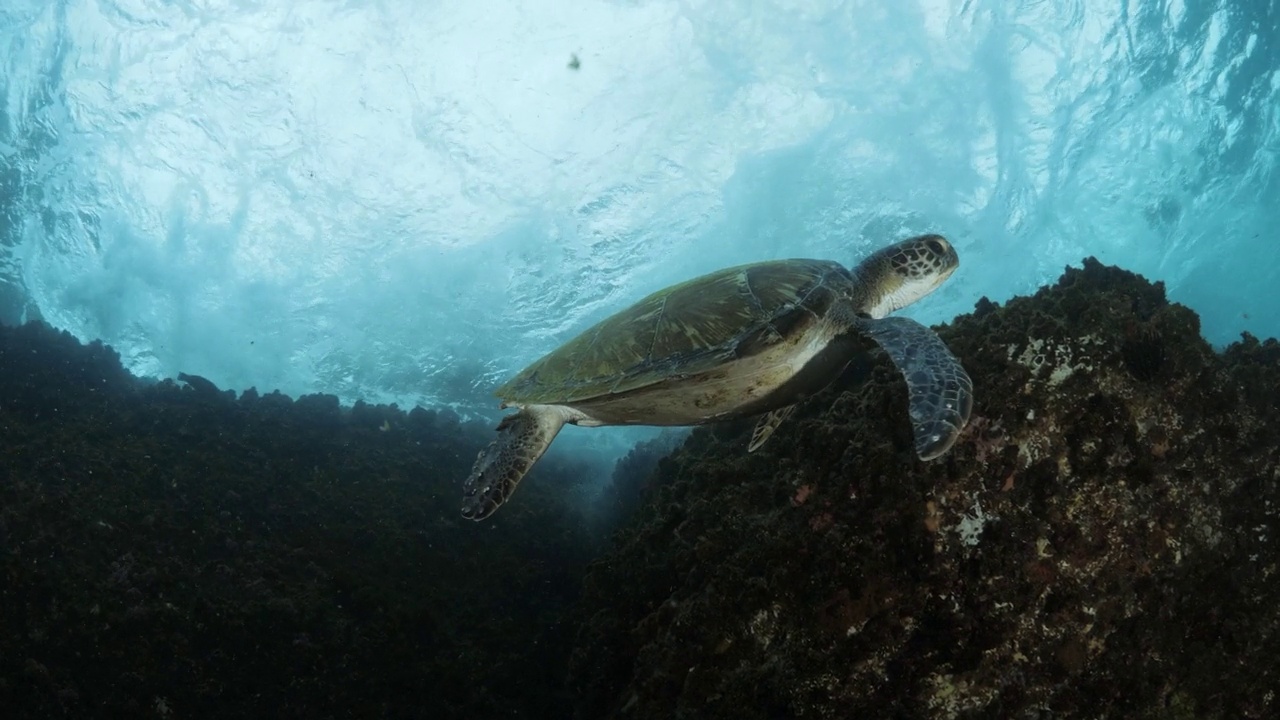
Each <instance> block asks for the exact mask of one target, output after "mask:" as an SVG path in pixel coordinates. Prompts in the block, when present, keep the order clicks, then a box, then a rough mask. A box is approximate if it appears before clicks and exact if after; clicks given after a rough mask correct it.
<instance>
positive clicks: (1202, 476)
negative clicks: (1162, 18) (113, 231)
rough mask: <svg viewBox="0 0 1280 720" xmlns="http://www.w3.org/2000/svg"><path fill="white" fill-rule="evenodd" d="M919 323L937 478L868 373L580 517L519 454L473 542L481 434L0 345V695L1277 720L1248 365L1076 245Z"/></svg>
mask: <svg viewBox="0 0 1280 720" xmlns="http://www.w3.org/2000/svg"><path fill="white" fill-rule="evenodd" d="M940 332H941V334H942V335H943V337H944V338H945V339H946V340H947V342H948V343H949V344H950V345H951V347H952V348H953V349H954V350H955V351H956V353H957V355H959V356H960V357H961V359H962V360H963V361H964V362H965V365H966V366H967V368H968V369H969V371H970V373H971V374H972V376H973V380H974V384H975V390H976V393H977V404H976V406H975V416H974V418H973V420H972V422H971V425H970V427H969V428H968V430H967V431H966V433H965V435H964V436H963V437H962V438H961V440H960V442H958V443H957V444H956V446H955V448H954V449H953V450H952V452H951V453H950V454H948V455H947V456H945V457H944V458H943V459H941V460H939V461H936V462H932V463H921V462H919V461H917V460H916V459H915V457H914V455H913V453H912V450H911V436H910V432H911V431H910V428H909V425H908V422H907V418H906V389H905V387H904V386H903V383H902V381H901V378H900V376H899V375H898V373H897V371H896V369H895V368H894V367H893V366H892V365H891V364H890V363H889V361H888V360H887V359H885V358H883V357H882V356H880V355H879V354H878V353H876V352H868V354H867V355H866V356H865V357H861V358H859V359H858V360H857V361H855V362H854V363H853V364H852V365H851V366H850V368H849V369H848V371H847V372H846V373H845V375H844V376H843V377H842V378H841V379H840V381H839V382H837V383H836V384H835V385H834V386H832V387H831V388H829V389H828V390H826V391H824V392H823V393H822V394H820V395H819V396H817V397H815V398H813V399H811V400H810V401H808V402H806V403H805V404H803V405H802V406H801V407H800V409H799V410H797V412H796V413H795V415H793V416H792V417H791V419H789V420H788V421H787V423H785V424H784V425H783V426H781V427H780V428H779V430H778V432H777V433H776V434H775V435H774V437H773V438H772V439H771V440H770V441H769V443H768V444H766V445H765V446H764V447H763V448H762V449H761V450H759V451H757V452H755V453H750V454H749V453H747V452H746V451H745V450H746V444H747V439H748V437H749V435H750V430H751V426H752V422H751V421H749V420H746V421H741V422H736V423H727V424H722V425H717V426H710V427H706V428H701V429H698V430H696V431H694V432H693V433H692V434H691V435H690V436H689V437H688V440H686V441H684V443H683V444H682V445H681V446H680V447H679V448H678V449H677V450H676V451H675V452H674V453H672V454H670V455H669V456H668V455H667V453H668V451H669V449H670V448H671V447H672V446H673V445H674V442H673V439H672V438H671V437H667V438H659V439H658V440H655V441H652V442H651V443H648V444H644V445H641V446H638V447H637V448H636V449H635V451H634V452H633V453H632V454H631V455H629V456H628V457H627V458H624V459H623V460H621V461H619V462H618V464H617V467H616V468H615V471H614V475H613V481H612V484H610V485H609V486H607V487H605V488H604V489H603V491H602V492H600V493H599V498H600V499H599V502H598V504H597V506H596V507H595V508H594V509H593V510H592V511H590V512H584V511H583V509H582V508H581V507H580V506H576V505H574V502H575V501H574V500H573V498H581V497H586V496H588V495H589V494H590V493H589V492H588V490H589V489H591V488H588V486H587V485H586V484H585V480H586V478H587V477H589V476H590V474H591V473H590V472H589V471H588V470H587V469H585V467H584V466H582V465H578V464H575V463H574V461H572V460H568V459H564V458H561V459H556V458H554V457H551V456H549V457H548V458H546V459H544V460H543V462H541V463H539V464H538V466H537V467H536V468H535V469H534V472H533V473H532V474H531V477H530V480H528V481H526V483H525V484H524V485H523V486H522V488H521V490H520V496H519V502H515V503H512V504H511V506H510V507H507V508H504V509H503V512H502V513H500V514H499V515H497V516H495V517H494V518H492V519H490V520H489V521H488V522H486V523H481V524H476V523H471V522H467V521H464V520H463V519H462V518H461V517H460V516H459V512H458V500H459V496H458V493H459V485H460V479H461V478H462V477H464V476H465V475H466V472H467V470H468V469H469V467H470V464H471V461H472V459H473V458H474V457H475V454H476V452H477V451H478V450H479V449H480V447H481V446H483V444H484V443H486V442H488V441H489V439H490V438H491V437H492V431H491V429H490V428H488V427H483V426H480V425H478V424H475V423H464V422H461V421H459V419H458V418H456V417H454V416H452V415H450V414H449V413H445V412H441V413H436V412H427V411H424V410H421V409H415V410H414V411H412V412H409V413H405V412H403V411H401V410H399V409H398V408H396V407H394V406H391V407H384V406H370V405H366V404H363V403H357V404H356V405H355V406H354V407H350V408H345V407H342V406H340V405H339V403H338V401H337V399H336V398H334V397H332V396H322V395H313V396H307V397H303V398H299V399H298V400H296V401H295V400H293V399H291V398H288V397H285V396H283V395H280V394H279V393H270V394H265V395H263V394H259V393H258V392H257V391H255V390H248V391H246V392H244V393H241V394H239V395H237V394H236V393H234V392H231V391H226V390H220V389H218V388H217V387H215V386H213V385H212V383H209V382H208V381H207V380H205V379H203V378H199V377H198V376H183V377H182V381H181V382H172V381H165V382H161V383H155V384H145V383H141V382H139V381H137V380H136V379H134V378H132V377H131V376H129V375H128V373H126V372H125V371H123V370H122V369H121V367H120V364H119V360H118V358H117V356H116V355H115V353H114V352H113V351H111V350H110V349H109V348H106V347H103V346H101V345H99V344H92V345H89V346H82V345H80V344H79V343H77V342H76V341H75V340H74V339H72V338H71V337H70V336H68V335H66V334H65V333H58V332H55V331H52V330H50V329H49V328H48V327H46V326H44V325H42V324H38V323H36V324H31V325H26V326H23V327H20V328H3V327H0V711H2V712H3V716H4V717H6V718H8V717H15V718H17V717H40V718H48V717H91V716H93V717H96V716H109V717H201V716H209V717H280V718H288V717H298V718H302V717H305V718H320V717H431V718H449V717H468V718H487V717H510V718H557V719H562V718H565V717H570V716H573V715H575V714H576V716H577V717H579V718H583V719H584V720H587V719H590V720H597V719H599V718H618V719H619V720H631V719H633V718H635V719H643V718H655V719H656V718H662V719H663V720H668V719H670V718H733V719H734V720H751V719H753V718H761V719H764V718H847V717H860V718H881V717H883V718H890V717H892V718H902V717H911V718H989V717H1009V718H1029V717H1035V718H1042V717H1077V716H1082V717H1133V718H1157V717H1158V718H1193V717H1194V718H1264V717H1272V716H1274V715H1276V714H1277V710H1278V709H1280V700H1278V699H1277V697H1276V693H1277V690H1276V688H1280V665H1277V663H1276V662H1275V658H1276V657H1280V572H1278V566H1280V545H1278V544H1277V538H1278V533H1280V390H1278V388H1280V344H1277V343H1276V342H1275V341H1274V340H1267V341H1265V342H1261V341H1259V340H1257V339H1255V338H1252V337H1249V336H1245V337H1244V338H1243V339H1242V341H1241V342H1239V343H1236V344H1234V345H1232V346H1230V347H1228V348H1226V349H1225V350H1224V351H1223V352H1221V353H1216V352H1214V351H1213V349H1211V348H1210V347H1209V346H1207V345H1206V344H1205V343H1204V341H1203V340H1202V339H1201V337H1200V334H1199V328H1198V320H1197V318H1196V316H1195V314H1194V313H1192V312H1191V311H1189V310H1188V309H1186V308H1184V307H1181V306H1179V305H1177V304H1172V303H1169V302H1168V301H1167V300H1166V299H1165V296H1164V291H1163V288H1162V287H1161V286H1160V285H1159V284H1154V285H1153V284H1151V283H1148V282H1146V281H1145V280H1143V279H1142V278H1140V277H1138V276H1136V275H1132V274H1130V273H1127V272H1124V271H1122V270H1118V269H1115V268H1109V267H1106V266H1103V265H1101V264H1099V263H1098V262H1096V261H1093V260H1090V261H1086V263H1085V264H1084V267H1083V269H1072V270H1068V271H1067V272H1066V274H1065V275H1064V276H1063V278H1062V279H1061V281H1059V282H1058V283H1057V284H1056V285H1055V286H1053V287H1049V288H1045V289H1043V290H1041V291H1040V292H1039V293H1037V294H1036V295H1035V296H1034V297H1029V298H1017V299H1014V300H1012V301H1010V302H1009V303H1008V304H1007V305H1005V306H1003V307H1001V306H998V305H996V304H994V303H991V302H988V301H986V300H983V301H981V302H979V303H978V306H977V308H976V310H975V312H973V313H972V314H970V315H965V316H962V317H959V318H957V319H956V320H955V321H954V322H953V323H952V324H951V325H949V326H946V327H943V328H941V329H940ZM868 350H869V351H870V350H871V348H870V344H869V343H868ZM602 530H606V531H607V530H612V531H613V534H612V537H611V539H610V541H609V543H608V544H602V543H601V542H600V541H599V533H600V532H601V531H602ZM593 560H594V562H593ZM566 678H567V684H566V682H565V680H566Z"/></svg>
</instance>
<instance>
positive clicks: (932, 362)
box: [857, 317, 973, 460]
mask: <svg viewBox="0 0 1280 720" xmlns="http://www.w3.org/2000/svg"><path fill="white" fill-rule="evenodd" d="M857 327H858V328H859V329H860V330H862V331H863V332H865V333H866V334H867V335H870V336H871V337H872V338H873V339H874V340H875V341H876V342H877V343H879V344H880V347H882V348H884V351H885V352H887V353H889V357H891V358H893V362H894V363H895V364H897V366H898V369H899V370H901V371H902V375H903V377H905V378H906V379H907V391H908V393H909V395H910V398H911V401H910V402H911V407H910V414H911V426H912V429H913V430H914V431H915V445H916V454H917V455H919V456H920V459H921V460H933V459H934V458H936V457H940V456H941V455H942V454H943V453H945V452H946V451H947V450H950V449H951V445H952V443H954V442H955V441H956V438H957V437H959V435H960V431H961V430H963V429H964V426H965V423H967V422H969V411H970V410H972V409H973V382H972V381H971V380H969V375H968V373H966V372H965V371H964V367H963V366H962V365H961V364H960V361H959V360H957V359H956V356H955V355H952V354H951V351H950V350H948V349H947V346H946V345H945V344H944V343H943V342H942V338H940V337H938V336H937V335H936V334H934V332H933V331H932V330H930V329H929V328H927V327H925V326H923V325H921V324H920V323H918V322H916V321H914V320H911V319H910V318H905V317H886V318H881V319H879V320H870V319H860V320H859V321H858V322H857Z"/></svg>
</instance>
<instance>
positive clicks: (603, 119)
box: [0, 0, 1280, 442]
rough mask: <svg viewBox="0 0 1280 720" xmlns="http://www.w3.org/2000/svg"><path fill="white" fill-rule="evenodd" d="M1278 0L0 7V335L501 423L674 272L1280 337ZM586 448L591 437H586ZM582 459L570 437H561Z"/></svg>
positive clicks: (118, 1) (77, 3)
mask: <svg viewBox="0 0 1280 720" xmlns="http://www.w3.org/2000/svg"><path fill="white" fill-rule="evenodd" d="M1278 24H1280V12H1278V9H1277V3H1276V2H1275V1H1274V0H1272V1H1270V2H1267V1H1261V0H1259V1H1253V2H1237V3H1231V2H1195V1H1188V2H1184V1H1182V0H1174V1H1172V2H1119V3H1117V2H1101V1H1085V0H1077V1H1075V2H1063V3H1043V2H1014V3H1010V2H1004V1H1003V0H967V1H964V2H960V1H953V2H948V1H946V0H921V1H917V2H902V3H884V2H871V1H861V2H858V1H855V2H822V1H818V0H812V1H809V2H805V1H790V2H786V1H782V0H777V1H774V2H761V3H722V2H702V1H684V2H678V1H675V0H670V1H665V0H655V1H653V2H640V1H631V2H623V1H620V0H619V1H614V2H607V1H599V2H590V3H573V4H569V3H561V2H554V1H553V0H540V1H539V0H530V1H526V2H507V1H505V0H504V1H502V2H497V1H492V2H475V3H440V4H429V3H421V2H417V1H416V0H387V1H384V2H368V3H360V2H349V3H333V2H327V1H323V0H319V1H314V2H295V3H287V4H286V3H267V2H255V1H253V0H225V1H216V0H186V1H183V2H177V1H161V0H8V1H7V2H6V3H5V4H4V7H3V9H0V59H2V60H3V64H4V65H3V73H2V74H0V96H2V97H3V105H0V317H3V318H4V319H5V320H7V321H10V322H15V321H20V320H22V319H30V318H34V317H41V318H44V319H45V320H47V321H48V322H49V323H51V324H52V325H54V326H56V327H61V328H65V329H67V330H69V331H71V332H72V333H73V334H75V335H76V336H78V337H80V338H82V339H86V340H88V339H101V340H103V341H104V342H106V343H108V344H110V345H112V346H114V347H115V348H116V349H117V350H119V351H120V353H121V354H122V356H123V358H124V361H125V363H126V365H127V366H128V368H129V369H131V370H132V371H133V372H135V373H137V374H139V375H144V376H154V377H171V376H175V375H176V374H177V373H178V372H189V373H196V374H200V375H203V376H205V377H207V378H209V379H210V380H212V381H214V382H215V383H216V384H218V385H219V386H222V387H231V388H245V387H249V386H256V387H258V388H260V389H262V390H269V389H276V388H278V389H280V390H282V391H284V392H286V393H290V394H299V393H304V392H327V393H334V394H336V395H338V396H339V397H340V398H342V399H343V400H344V401H348V402H350V401H354V400H356V399H364V400H366V401H372V402H391V401H394V402H399V403H400V404H401V405H402V406H406V407H408V406H412V405H414V404H421V405H424V406H429V407H440V406H445V407H452V408H454V409H455V410H457V411H459V412H460V413H462V414H464V415H471V414H482V415H488V414H491V413H492V412H494V408H493V401H492V399H491V398H490V396H489V393H490V391H491V390H492V388H493V387H495V386H496V385H497V384H498V383H499V382H501V381H502V380H503V379H504V378H506V377H507V376H509V375H510V374H511V373H513V372H514V371H516V370H518V369H519V368H521V367H523V366H524V365H525V364H527V363H528V362H529V361H531V360H533V359H535V358H536V357H538V356H539V355H541V354H542V353H544V352H546V351H548V350H550V349H552V348H554V347H555V346H556V345H558V344H559V343H561V342H563V341H564V340H566V339H567V338H569V337H571V336H572V335H573V334H574V333H575V332H576V331H578V330H580V329H582V328H583V327H585V326H587V325H588V324H590V323H591V322H593V321H596V320H598V319H600V318H601V317H604V316H606V315H607V314H609V313H610V312H612V311H613V310H616V309H617V308H619V307H622V306H623V305H625V304H626V303H628V302H630V301H631V300H634V299H636V298H638V297H641V296H643V295H645V294H647V293H648V292H650V291H652V290H654V289H657V288H660V287H662V286H665V285H667V284H670V283H672V282H675V281H678V280H681V279H684V278H687V277H691V276H693V275H696V274H699V273H702V272H705V271H709V270H712V269H715V268H717V267H721V266H725V265H729V264H734V263H739V262H748V261H752V260H759V259H769V258H780V257H795V256H805V257H824V258H832V259H837V260H841V261H845V262H848V263H853V262H855V261H856V260H857V258H858V257H859V256H861V255H862V254H864V253H866V252H867V251H869V250H870V249H873V248H876V247H878V246H880V245H882V244H884V243H886V242H888V241H891V240H893V239H896V238H898V237H901V236H903V235H906V234H912V233H917V232H922V231H937V232H941V233H943V234H945V235H947V236H948V237H950V238H951V239H952V240H953V241H954V243H955V245H956V246H957V247H958V249H959V252H960V255H961V257H962V262H963V264H962V267H961V270H960V271H959V272H958V273H957V274H956V276H955V277H954V278H953V279H952V281H951V282H950V283H948V285H947V286H946V287H945V288H944V289H943V290H942V291H940V293H938V294H937V295H936V296H935V297H931V298H930V299H929V301H928V302H926V303H922V304H921V305H920V306H919V308H918V309H916V308H913V309H912V311H911V314H913V315H914V316H915V317H917V318H918V319H920V320H922V321H926V322H933V321H942V320H946V319H948V318H950V317H952V316H954V315H956V314H957V313H961V312H965V311H967V310H969V309H971V308H972V307H973V304H974V302H975V301H976V300H978V299H979V298H981V297H983V296H987V297H990V298H991V299H994V300H1003V299H1006V298H1008V297H1010V296H1013V295H1015V294H1023V293H1028V292H1031V291H1034V289H1035V288H1036V287H1038V286H1039V285H1041V284H1043V283H1046V282H1049V281H1052V280H1053V279H1055V278H1056V277H1057V276H1058V274H1059V273H1060V272H1061V271H1062V269H1063V267H1064V266H1066V265H1076V264H1079V263H1080V261H1081V260H1082V259H1083V258H1084V257H1086V256H1090V255H1092V256H1096V257H1098V258H1099V259H1100V260H1102V261H1104V262H1106V263H1111V264H1117V265H1121V266H1123V267H1125V268H1128V269H1131V270H1134V271H1137V272H1140V273H1142V274H1144V275H1146V276H1147V277H1149V278H1152V279H1155V280H1162V281H1164V282H1165V283H1166V284H1167V286H1168V289H1169V294H1170V296H1171V298H1172V299H1174V300H1177V301H1180V302H1183V303H1186V304H1188V305H1190V306H1191V307H1192V308H1193V309H1195V310H1196V311H1197V312H1199V313H1200V315H1201V317H1202V318H1203V332H1204V334H1205V336H1206V337H1207V338H1209V339H1210V341H1212V342H1214V343H1215V344H1223V343H1226V342H1230V341H1231V340H1233V339H1235V338H1237V337H1238V336H1239V333H1240V332H1241V331H1246V330H1247V331H1249V332H1252V333H1254V334H1257V335H1260V336H1274V335H1280V293H1277V292H1276V291H1275V288H1276V287H1277V286H1280V261H1278V256H1277V251H1276V249H1275V241H1276V235H1275V232H1276V231H1275V228H1276V227H1277V226H1280V209H1278V208H1280V202H1277V199H1278V198H1280V174H1278V173H1277V158H1278V156H1280V47H1278V46H1277V45H1278V43H1280V34H1277V32H1276V29H1275V28H1276V27H1277V25H1278ZM586 434H587V435H590V434H592V433H586ZM570 442H572V441H570Z"/></svg>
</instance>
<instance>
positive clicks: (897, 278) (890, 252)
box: [854, 235, 960, 318]
mask: <svg viewBox="0 0 1280 720" xmlns="http://www.w3.org/2000/svg"><path fill="white" fill-rule="evenodd" d="M959 266H960V256H958V255H956V249H955V248H953V247H951V243H949V242H947V239H946V238H944V237H942V236H941V235H921V236H919V237H913V238H911V239H909V240H903V241H902V242H898V243H894V244H893V245H890V246H889V247H887V248H884V249H882V250H878V251H876V252H875V253H874V254H872V255H871V257H868V258H867V259H866V260H863V261H862V263H861V264H859V265H858V267H857V268H856V269H855V270H854V274H855V275H856V276H857V277H858V279H859V280H861V281H862V283H863V290H864V292H865V295H864V296H863V302H862V303H860V304H861V307H859V308H858V312H860V313H865V314H867V315H869V316H871V317H873V318H882V317H884V316H885V315H888V314H889V313H891V312H893V311H894V310H897V309H899V308H902V307H906V306H907V305H910V304H911V303H913V302H915V301H917V300H919V299H920V298H922V297H924V296H925V295H928V294H929V293H931V292H933V291H934V290H936V289H937V288H938V286H939V285H941V284H942V283H943V282H945V281H946V279H947V278H949V277H951V273H953V272H955V270H956V268H957V267H959Z"/></svg>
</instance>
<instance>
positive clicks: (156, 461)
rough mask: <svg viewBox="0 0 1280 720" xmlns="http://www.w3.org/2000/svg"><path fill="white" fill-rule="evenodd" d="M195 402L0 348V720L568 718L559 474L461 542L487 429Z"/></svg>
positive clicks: (93, 348) (545, 469) (105, 354)
mask: <svg viewBox="0 0 1280 720" xmlns="http://www.w3.org/2000/svg"><path fill="white" fill-rule="evenodd" d="M188 382H190V381H188ZM206 382H207V381H206ZM201 387H202V385H201V383H200V382H199V381H198V380H197V381H196V382H195V383H193V384H192V387H191V388H184V387H182V386H180V385H178V384H177V383H174V382H172V381H163V382H159V383H150V384H148V383H141V382H138V381H136V380H135V379H134V378H133V377H132V376H130V375H129V374H128V373H127V372H125V371H124V370H123V369H122V368H121V367H120V363H119V357H118V356H117V355H116V354H115V353H114V352H113V351H111V350H110V349H109V348H106V347H104V346H102V345H100V344H96V343H94V344H90V345H88V346H83V345H81V344H80V343H78V342H77V341H76V340H75V339H74V338H73V337H71V336H70V335H68V334H66V333H61V332H57V331H54V330H52V329H50V328H49V327H48V326H46V325H43V324H39V323H36V324H31V325H26V326H23V327H19V328H6V327H0V430H2V431H3V432H2V433H0V717H3V718H5V720H8V719H9V718H55V717H70V718H85V717H166V716H167V717H185V718H194V717H216V718H228V717H244V718H250V717H274V718H326V717H405V718H410V717H432V718H436V717H439V718H448V717H476V718H483V717H513V718H547V719H548V720H562V718H564V717H566V716H567V715H568V713H569V712H570V703H569V700H568V697H567V695H566V694H565V691H564V688H563V685H562V682H561V681H562V678H563V668H564V667H565V664H566V661H567V657H568V653H569V642H570V639H571V637H572V635H571V633H570V629H569V626H568V625H567V624H565V623H564V622H563V619H564V617H565V615H566V613H567V612H568V610H569V608H570V607H571V605H572V603H573V602H574V600H575V599H576V597H577V592H578V589H579V587H580V581H581V576H582V573H583V572H584V570H585V567H586V564H587V561H588V559H589V553H590V552H592V550H593V549H594V545H593V541H592V537H591V534H590V532H589V529H588V527H587V524H586V522H585V521H584V520H583V519H582V518H581V517H580V515H579V513H577V512H576V511H575V509H573V508H571V507H568V506H567V504H566V502H565V500H564V498H563V495H561V494H560V491H561V489H562V488H564V487H567V486H571V485H572V484H573V483H575V482H579V481H580V480H581V477H580V476H581V470H580V468H578V467H576V466H575V467H566V466H565V465H563V464H561V463H559V462H557V461H556V460H555V459H549V460H550V462H543V463H539V466H538V468H536V469H535V472H539V473H541V475H540V476H531V478H530V480H529V481H528V483H527V484H528V487H527V488H525V489H524V490H523V491H522V493H521V502H520V503H517V504H515V505H514V506H513V507H511V508H509V509H508V510H509V512H504V513H503V514H502V515H501V516H500V517H498V518H494V520H493V521H492V522H490V523H487V524H483V525H481V524H476V523H471V522H467V521H465V520H463V519H462V518H461V517H460V516H459V498H460V492H461V490H460V485H461V479H462V478H463V477H465V476H466V473H467V471H468V469H469V468H470V465H471V462H472V461H473V460H474V458H475V455H476V453H477V452H478V451H479V449H480V448H481V447H482V446H483V445H484V444H485V443H487V442H489V440H490V438H491V435H492V430H491V428H490V427H488V426H487V425H482V424H479V423H462V422H459V421H458V419H457V417H456V416H453V415H452V414H450V413H434V412H426V411H421V410H415V411H414V412H412V413H408V414H406V413H405V412H403V411H401V410H399V409H398V408H395V407H394V406H384V405H378V406H371V405H366V404H360V405H358V406H356V407H353V408H351V409H350V410H344V409H343V408H341V407H340V406H339V403H338V400H337V398H336V397H333V396H329V395H312V396H304V397H302V398H299V399H298V400H297V401H294V400H293V399H291V398H289V397H287V396H285V395H282V394H280V393H277V392H272V393H268V394H265V395H260V394H259V393H257V392H256V391H247V392H245V393H244V394H243V395H241V396H240V397H239V398H238V399H237V398H235V396H234V393H232V392H229V391H218V390H217V389H216V388H213V387H212V385H211V384H210V386H208V387H204V388H203V391H201Z"/></svg>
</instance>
